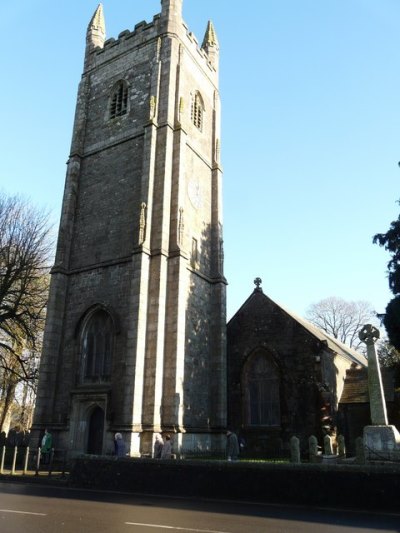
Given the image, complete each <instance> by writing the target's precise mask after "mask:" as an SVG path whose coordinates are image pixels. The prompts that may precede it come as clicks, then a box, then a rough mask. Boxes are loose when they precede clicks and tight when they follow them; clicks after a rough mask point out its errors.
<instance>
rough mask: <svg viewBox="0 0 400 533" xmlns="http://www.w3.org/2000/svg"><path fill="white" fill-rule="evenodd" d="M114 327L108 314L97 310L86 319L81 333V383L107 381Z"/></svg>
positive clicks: (109, 371)
mask: <svg viewBox="0 0 400 533" xmlns="http://www.w3.org/2000/svg"><path fill="white" fill-rule="evenodd" d="M113 340H114V326H113V321H112V318H111V316H110V315H109V313H107V312H106V311H104V310H102V309H99V310H97V311H95V312H94V313H93V314H92V315H90V317H89V318H88V320H87V322H86V324H85V326H84V328H83V332H82V339H81V343H82V344H81V346H82V352H81V353H82V376H83V381H96V382H98V381H109V380H110V378H111V359H112V350H113Z"/></svg>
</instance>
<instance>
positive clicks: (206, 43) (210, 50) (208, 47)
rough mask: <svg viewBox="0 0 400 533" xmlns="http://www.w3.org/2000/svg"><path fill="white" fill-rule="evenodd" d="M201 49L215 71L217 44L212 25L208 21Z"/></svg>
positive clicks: (217, 53) (217, 57)
mask: <svg viewBox="0 0 400 533" xmlns="http://www.w3.org/2000/svg"><path fill="white" fill-rule="evenodd" d="M201 47H202V49H203V50H204V51H205V52H206V54H207V55H208V57H209V60H210V63H211V64H212V66H213V67H214V68H215V69H216V70H217V68H218V60H219V43H218V38H217V33H216V31H215V28H214V24H213V23H212V22H211V20H209V21H208V24H207V29H206V33H205V35H204V39H203V44H202V45H201Z"/></svg>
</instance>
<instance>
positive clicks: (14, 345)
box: [0, 193, 52, 431]
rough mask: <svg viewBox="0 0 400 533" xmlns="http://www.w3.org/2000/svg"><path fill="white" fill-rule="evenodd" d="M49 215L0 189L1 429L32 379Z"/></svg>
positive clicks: (49, 245) (48, 246)
mask: <svg viewBox="0 0 400 533" xmlns="http://www.w3.org/2000/svg"><path fill="white" fill-rule="evenodd" d="M49 233H50V228H49V224H48V217H47V215H46V213H44V212H43V211H40V210H37V209H35V208H34V207H32V206H31V205H30V204H29V202H27V201H26V200H23V199H22V198H21V197H19V196H7V195H5V194H4V193H0V372H1V378H2V379H1V383H2V390H1V391H0V392H1V398H2V412H0V431H1V430H2V426H3V424H4V421H5V419H6V416H7V414H8V411H9V409H10V406H11V404H12V402H13V400H14V396H15V390H16V387H17V385H18V383H20V382H21V381H25V382H26V383H28V384H29V383H30V384H34V382H35V380H36V378H37V365H36V364H33V360H32V358H33V355H32V354H37V350H38V341H40V339H41V333H42V331H43V328H44V320H45V311H46V303H47V297H48V285H49V275H48V266H47V265H48V262H49V256H50V251H51V249H52V243H51V240H50V236H49Z"/></svg>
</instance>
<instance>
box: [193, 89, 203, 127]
mask: <svg viewBox="0 0 400 533" xmlns="http://www.w3.org/2000/svg"><path fill="white" fill-rule="evenodd" d="M191 120H192V122H193V124H194V125H195V126H196V128H197V129H199V130H200V131H202V130H203V120H204V103H203V99H202V97H201V95H200V93H199V92H198V91H196V92H195V93H194V95H192V105H191Z"/></svg>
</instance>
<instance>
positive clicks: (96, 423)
mask: <svg viewBox="0 0 400 533" xmlns="http://www.w3.org/2000/svg"><path fill="white" fill-rule="evenodd" d="M103 434H104V411H103V409H102V408H101V407H99V406H97V407H95V408H94V409H93V411H92V413H91V415H90V418H89V432H88V444H87V453H89V454H92V455H101V454H102V453H103Z"/></svg>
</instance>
